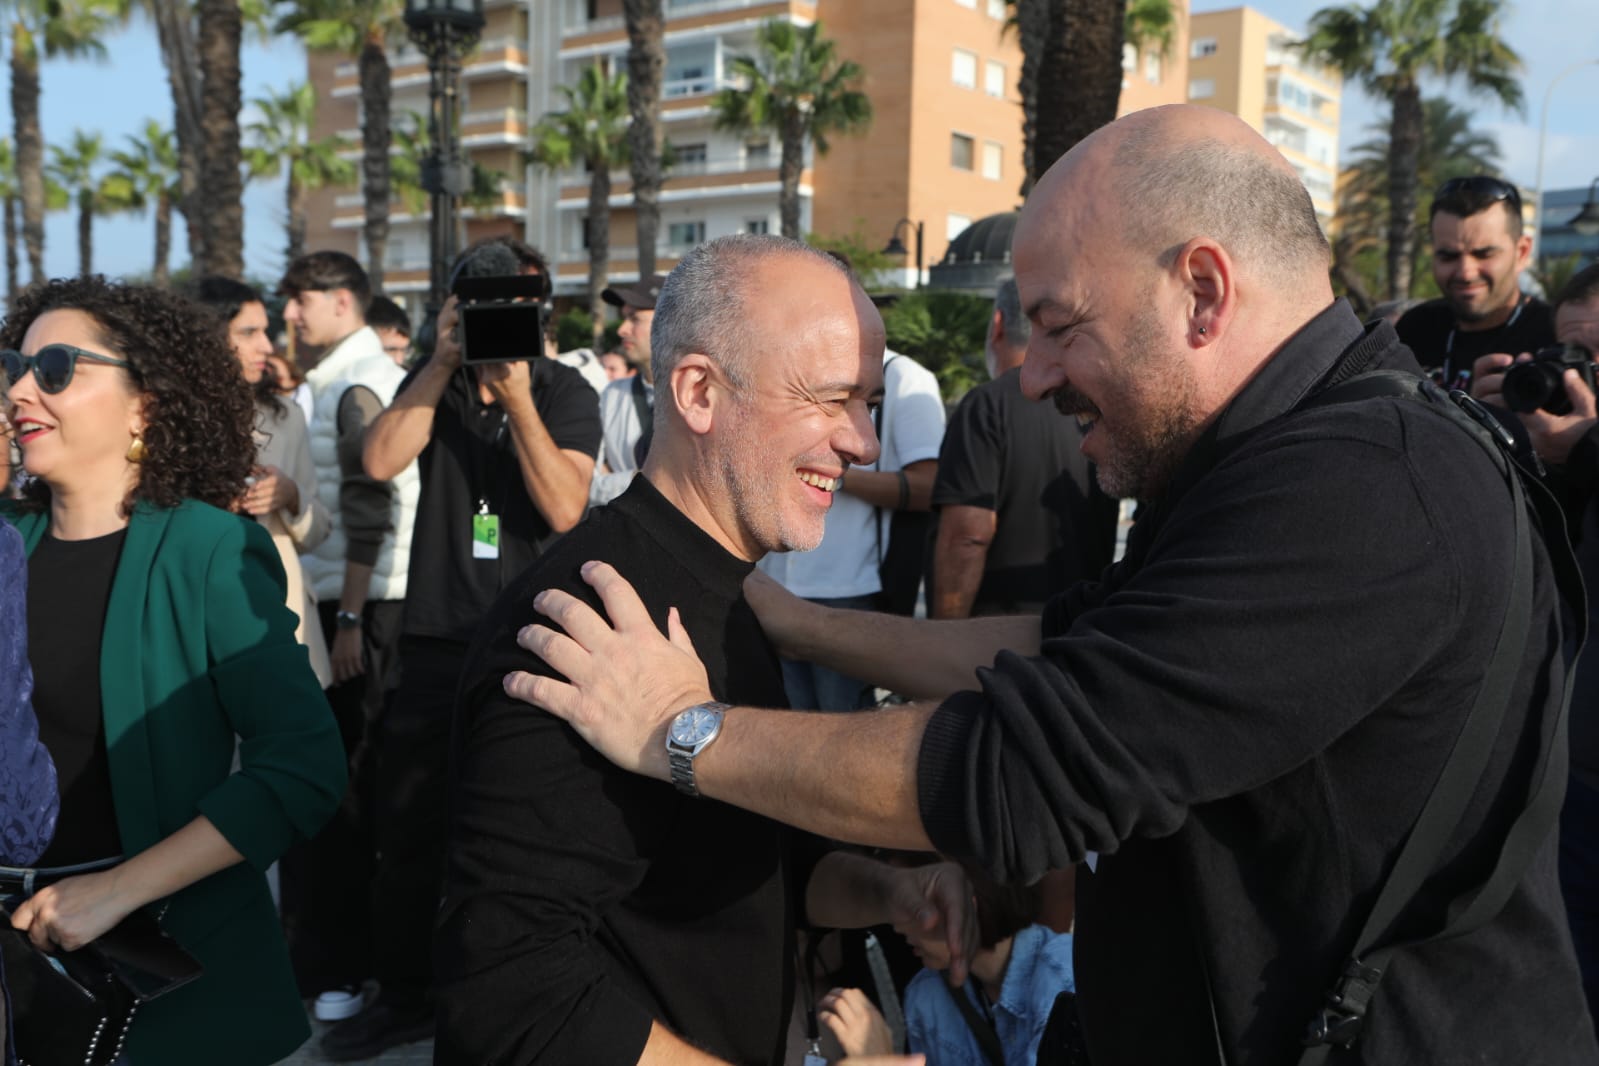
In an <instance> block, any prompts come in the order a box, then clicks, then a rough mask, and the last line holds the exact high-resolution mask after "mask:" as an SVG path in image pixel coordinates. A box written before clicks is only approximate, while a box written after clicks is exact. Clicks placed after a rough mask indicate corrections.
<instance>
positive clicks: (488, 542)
mask: <svg viewBox="0 0 1599 1066" xmlns="http://www.w3.org/2000/svg"><path fill="white" fill-rule="evenodd" d="M472 393H473V399H474V400H476V399H477V395H476V393H477V389H476V388H475V387H474V388H473V389H472ZM495 411H497V412H498V416H499V417H498V420H497V421H496V423H495V427H494V432H493V433H492V434H490V435H489V438H488V440H484V439H483V437H482V435H481V434H477V433H474V434H472V447H471V452H472V488H473V489H474V490H475V491H476V492H477V494H478V496H477V507H476V510H474V512H473V514H472V558H474V559H498V558H499V557H500V516H499V515H498V514H497V513H495V511H494V510H493V509H492V508H491V507H490V505H489V481H490V479H491V477H492V476H493V473H494V452H495V451H496V450H497V449H498V448H499V446H500V443H501V441H503V440H504V438H505V434H506V431H507V429H508V428H509V426H510V414H509V413H508V412H507V411H506V410H505V409H504V408H502V407H498V406H497V405H496V406H493V407H489V406H485V407H482V408H481V409H480V410H479V411H478V416H479V417H480V418H487V417H490V412H495ZM502 502H503V501H502Z"/></svg>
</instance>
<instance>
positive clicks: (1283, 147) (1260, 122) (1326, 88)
mask: <svg viewBox="0 0 1599 1066" xmlns="http://www.w3.org/2000/svg"><path fill="white" fill-rule="evenodd" d="M1300 36H1301V34H1299V33H1296V32H1294V31H1293V30H1291V29H1289V28H1288V27H1287V26H1285V25H1283V24H1282V23H1280V22H1277V21H1276V20H1274V19H1271V18H1269V17H1267V16H1266V15H1263V14H1262V13H1260V12H1259V11H1256V10H1255V9H1254V8H1251V7H1233V8H1228V9H1226V10H1224V11H1202V12H1195V13H1194V15H1193V17H1192V18H1191V19H1190V20H1189V45H1188V47H1189V52H1188V99H1189V100H1190V101H1191V102H1193V103H1196V104H1206V105H1208V106H1210V107H1217V108H1220V109H1221V110H1223V111H1230V112H1232V113H1233V114H1235V115H1237V116H1238V117H1239V118H1241V119H1243V120H1244V121H1245V122H1247V123H1249V124H1250V125H1251V126H1252V127H1254V128H1255V129H1256V130H1258V131H1259V132H1260V133H1261V134H1262V135H1263V136H1264V137H1265V138H1266V139H1267V140H1268V141H1270V142H1271V143H1272V144H1274V145H1276V146H1277V149H1278V151H1280V152H1282V154H1283V156H1284V158H1286V159H1287V160H1288V161H1289V162H1290V163H1292V164H1293V166H1294V169H1295V170H1296V171H1298V172H1299V180H1300V181H1302V182H1304V183H1305V188H1306V190H1308V191H1309V193H1310V199H1311V202H1312V203H1313V204H1314V205H1315V207H1316V214H1317V216H1318V217H1319V218H1320V219H1321V222H1322V227H1323V228H1324V229H1325V228H1326V227H1327V226H1328V225H1329V224H1330V223H1331V221H1332V217H1333V209H1334V202H1335V193H1336V189H1337V184H1338V116H1339V105H1340V102H1341V100H1342V96H1343V79H1342V78H1341V77H1340V76H1339V75H1338V74H1336V73H1335V72H1333V71H1330V70H1327V69H1325V68H1323V67H1320V66H1317V65H1315V64H1313V63H1309V62H1307V61H1306V60H1304V59H1303V58H1301V57H1300V56H1299V54H1298V53H1297V52H1295V51H1294V50H1293V49H1292V48H1291V47H1290V45H1291V44H1292V43H1293V42H1294V41H1296V40H1298V39H1299V38H1300Z"/></svg>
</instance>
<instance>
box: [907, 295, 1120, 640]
mask: <svg viewBox="0 0 1599 1066" xmlns="http://www.w3.org/2000/svg"><path fill="white" fill-rule="evenodd" d="M1029 333H1030V328H1029V326H1028V323H1027V318H1026V316H1024V315H1023V314H1022V311H1021V301H1020V300H1019V299H1017V295H1016V281H1015V279H1014V278H1007V279H1006V280H1005V281H1003V282H1001V283H1000V286H999V293H998V295H997V298H996V299H995V301H994V319H993V322H992V324H991V328H990V330H989V337H988V345H987V347H988V353H987V354H988V365H989V372H990V374H991V375H992V376H993V380H992V381H989V382H986V383H985V384H982V385H979V386H977V387H976V388H975V389H973V390H972V391H971V392H969V393H967V394H966V397H965V398H964V399H963V400H961V403H960V406H959V407H958V408H956V410H955V414H954V415H953V416H951V418H950V420H949V426H948V427H947V428H946V429H945V431H944V445H943V447H942V448H941V449H940V451H939V453H938V478H937V480H936V481H935V482H934V483H933V506H934V507H935V508H936V509H937V510H938V536H937V538H936V540H935V542H934V548H933V594H932V603H931V606H930V611H929V613H930V614H931V615H932V617H934V618H967V617H971V616H973V615H985V614H1030V613H1036V612H1038V611H1040V610H1042V609H1043V606H1044V601H1045V600H1046V599H1048V598H1049V596H1050V593H1051V590H1059V589H1063V588H1066V587H1067V586H1069V585H1071V584H1072V583H1073V582H1076V581H1081V580H1082V579H1084V578H1091V577H1096V576H1098V574H1099V572H1100V571H1101V570H1103V569H1104V568H1105V567H1106V566H1109V565H1110V560H1111V556H1112V555H1113V554H1114V552H1115V549H1116V515H1117V502H1116V501H1115V500H1114V499H1112V498H1111V497H1109V496H1107V495H1106V494H1105V493H1104V491H1102V490H1101V489H1100V487H1099V486H1098V485H1097V484H1095V482H1094V475H1093V468H1092V466H1091V464H1090V463H1089V462H1088V459H1087V458H1086V457H1085V456H1084V455H1083V453H1082V442H1083V434H1082V430H1081V429H1079V428H1078V427H1077V424H1076V423H1075V422H1073V421H1072V420H1071V419H1068V418H1062V417H1061V415H1060V412H1059V411H1057V410H1055V408H1054V406H1053V405H1052V404H1043V403H1034V402H1033V401H1031V400H1029V399H1027V398H1026V397H1025V396H1023V395H1022V388H1021V369H1020V368H1021V364H1022V359H1023V358H1024V357H1025V356H1026V354H1027V338H1028V334H1029Z"/></svg>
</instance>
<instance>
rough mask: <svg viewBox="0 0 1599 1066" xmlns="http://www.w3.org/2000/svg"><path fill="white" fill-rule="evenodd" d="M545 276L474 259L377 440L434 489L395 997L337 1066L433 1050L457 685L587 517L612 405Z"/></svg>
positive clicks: (392, 835)
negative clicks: (590, 379) (543, 557)
mask: <svg viewBox="0 0 1599 1066" xmlns="http://www.w3.org/2000/svg"><path fill="white" fill-rule="evenodd" d="M549 294H550V282H549V268H548V265H547V264H546V263H545V262H544V260H543V258H542V257H541V256H540V255H539V254H538V252H536V251H535V250H534V249H532V248H531V247H529V246H528V245H526V244H523V243H522V242H521V241H517V240H515V239H514V238H510V237H492V238H488V239H486V240H482V241H479V242H477V243H475V244H473V245H472V246H470V247H468V248H467V249H466V250H465V251H463V252H462V253H461V254H460V255H459V256H458V257H457V259H456V262H455V264H454V265H453V267H452V270H451V296H450V298H449V300H447V301H446V302H445V305H444V307H443V309H442V311H441V312H440V314H439V320H438V323H437V328H436V330H435V335H436V340H435V343H434V346H433V354H432V355H431V356H430V357H428V358H425V359H422V360H421V361H419V362H418V363H417V365H416V366H415V367H414V368H413V369H412V370H411V372H410V373H409V374H408V375H407V376H406V378H405V380H404V381H403V382H402V383H401V384H400V388H399V392H398V394H397V395H396V396H395V398H394V402H393V404H391V405H390V406H389V408H388V409H387V410H385V411H384V412H383V414H382V415H381V416H379V417H378V419H377V420H376V421H375V422H374V423H373V424H372V427H371V429H370V430H369V431H368V432H367V436H366V442H365V447H364V450H363V453H362V460H363V464H364V466H365V468H366V471H367V473H368V474H369V475H371V476H372V477H377V478H382V477H387V476H390V474H391V473H392V472H393V471H395V470H400V469H404V468H405V467H406V466H407V465H408V464H410V463H411V462H412V461H413V460H415V461H416V463H417V466H418V469H419V471H420V474H421V479H422V489H421V499H420V502H419V504H418V506H417V521H416V528H415V530H414V532H413V534H412V538H411V552H412V554H411V559H412V567H411V574H412V580H411V586H410V591H409V594H408V596H407V599H406V605H405V617H404V621H403V622H402V625H401V630H400V633H401V635H400V662H401V667H400V675H399V682H398V686H397V687H396V688H395V689H394V691H393V692H391V694H390V698H389V702H388V704H387V706H386V708H385V710H384V714H383V718H382V721H381V722H380V723H379V725H378V729H377V737H376V744H377V762H378V780H377V788H376V801H375V802H376V810H375V812H374V832H375V834H376V838H377V850H378V855H379V859H378V867H377V872H376V876H375V878H374V886H373V887H374V891H373V934H374V936H373V940H374V944H375V946H376V950H375V958H374V963H375V969H376V973H377V977H378V980H379V981H380V983H381V985H382V992H381V995H380V997H379V999H378V1001H377V1003H376V1004H374V1005H373V1006H371V1007H369V1008H368V1009H367V1010H366V1011H365V1012H364V1013H362V1014H360V1015H358V1016H356V1017H354V1018H351V1019H349V1020H347V1021H345V1022H342V1023H341V1024H340V1025H339V1026H338V1027H336V1028H335V1029H334V1030H333V1031H332V1032H330V1033H329V1034H328V1035H327V1037H326V1038H325V1039H324V1041H323V1051H324V1053H325V1054H327V1055H328V1057H329V1058H331V1059H333V1060H334V1061H336V1062H348V1061H354V1060H360V1059H368V1058H371V1057H373V1056H375V1055H377V1054H378V1053H380V1052H381V1051H382V1050H383V1049H385V1048H387V1047H392V1046H394V1045H396V1044H400V1043H406V1042H409V1041H412V1040H417V1039H421V1038H423V1037H426V1036H430V1035H431V1034H432V1031H433V1011H432V1006H431V1004H430V1003H429V1001H428V991H429V985H430V983H431V976H432V967H431V964H430V957H429V944H430V942H431V936H432V929H433V918H434V915H435V913H436V912H437V910H438V896H439V879H440V876H441V871H442V868H443V861H444V859H443V849H444V821H443V816H444V801H445V772H446V759H447V756H448V752H449V746H450V718H451V711H452V708H453V706H454V702H455V688H456V678H457V675H458V674H459V671H460V666H461V662H462V661H463V660H464V659H465V657H466V651H467V645H468V643H469V642H470V641H471V639H472V635H473V631H474V630H475V629H476V627H477V624H478V621H479V620H480V619H481V618H482V617H483V615H484V614H485V613H486V612H487V611H488V608H489V607H490V605H492V604H493V603H494V600H495V598H496V597H497V596H498V595H499V594H500V592H501V590H502V589H504V587H505V586H506V585H507V584H508V583H509V582H510V581H511V579H513V578H515V577H516V575H518V574H520V573H521V572H522V571H523V570H525V569H526V568H527V567H528V565H529V564H530V563H532V561H533V559H534V558H535V557H537V556H538V555H539V553H540V552H541V551H542V550H543V548H544V546H545V545H546V543H547V542H548V541H550V540H551V539H552V538H553V537H554V536H555V535H557V534H560V533H564V532H565V531H566V530H568V529H571V528H572V526H574V525H576V524H577V522H578V520H579V519H580V518H582V516H583V509H584V507H585V506H586V504H587V502H588V485H589V479H590V477H591V476H592V474H593V471H594V455H595V452H596V451H597V450H598V448H599V442H600V419H599V401H598V398H597V397H596V396H595V393H594V390H593V389H591V388H590V387H589V386H588V384H587V383H586V382H585V381H584V380H583V378H582V377H581V375H579V374H578V373H577V372H576V371H574V370H571V369H570V368H568V367H565V366H562V365H561V364H560V363H557V362H556V361H555V360H554V359H553V358H545V356H547V355H550V354H552V353H551V351H550V343H549V342H550V339H551V338H550V328H549V324H550V314H549Z"/></svg>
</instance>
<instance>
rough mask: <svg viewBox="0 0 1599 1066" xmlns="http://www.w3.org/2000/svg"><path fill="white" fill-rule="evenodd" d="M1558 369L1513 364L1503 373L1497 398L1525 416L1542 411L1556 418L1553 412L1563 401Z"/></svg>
mask: <svg viewBox="0 0 1599 1066" xmlns="http://www.w3.org/2000/svg"><path fill="white" fill-rule="evenodd" d="M1561 369H1562V368H1561V367H1559V366H1555V365H1551V364H1549V363H1545V362H1540V361H1538V360H1536V359H1535V360H1533V361H1532V362H1530V363H1517V364H1516V365H1515V366H1513V367H1511V368H1510V369H1509V370H1508V371H1507V372H1506V373H1505V380H1504V383H1503V384H1502V385H1501V386H1500V395H1502V396H1503V397H1504V401H1505V406H1506V407H1508V408H1510V409H1511V410H1512V411H1516V412H1518V413H1520V414H1526V413H1527V412H1529V411H1536V410H1538V409H1539V408H1540V407H1542V408H1543V409H1544V410H1546V411H1551V412H1554V413H1556V414H1558V413H1559V412H1558V411H1555V408H1556V407H1558V406H1560V404H1561V402H1562V401H1565V398H1566V388H1565V384H1564V383H1563V382H1562V381H1561V380H1560V372H1561Z"/></svg>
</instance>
